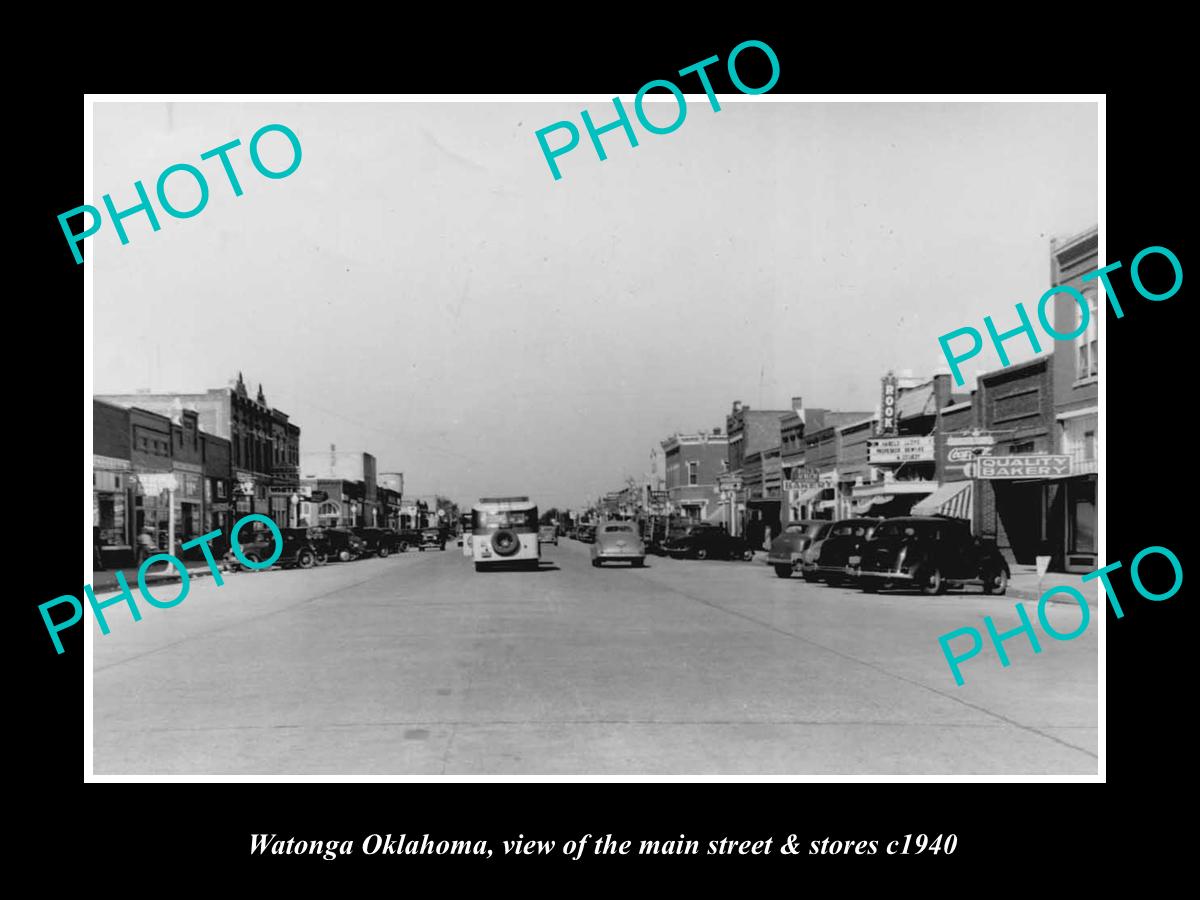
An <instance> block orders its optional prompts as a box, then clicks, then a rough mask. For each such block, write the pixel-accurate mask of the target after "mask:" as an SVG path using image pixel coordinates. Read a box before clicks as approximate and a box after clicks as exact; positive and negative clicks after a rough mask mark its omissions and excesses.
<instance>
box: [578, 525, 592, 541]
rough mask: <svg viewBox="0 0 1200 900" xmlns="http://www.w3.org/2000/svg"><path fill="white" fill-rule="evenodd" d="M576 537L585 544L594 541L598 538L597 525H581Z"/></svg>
mask: <svg viewBox="0 0 1200 900" xmlns="http://www.w3.org/2000/svg"><path fill="white" fill-rule="evenodd" d="M576 538H577V539H578V540H579V542H580V543H583V544H590V543H592V542H593V541H595V540H596V526H595V525H580V526H579V531H578V532H577V534H576Z"/></svg>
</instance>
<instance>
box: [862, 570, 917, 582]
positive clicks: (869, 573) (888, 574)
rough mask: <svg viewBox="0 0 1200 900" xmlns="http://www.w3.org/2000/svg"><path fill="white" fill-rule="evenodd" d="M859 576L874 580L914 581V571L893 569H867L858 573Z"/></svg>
mask: <svg viewBox="0 0 1200 900" xmlns="http://www.w3.org/2000/svg"><path fill="white" fill-rule="evenodd" d="M858 577H859V578H870V579H872V580H874V581H912V580H913V577H914V576H913V573H912V572H900V571H897V570H891V569H884V570H880V569H866V570H862V571H860V572H859V573H858Z"/></svg>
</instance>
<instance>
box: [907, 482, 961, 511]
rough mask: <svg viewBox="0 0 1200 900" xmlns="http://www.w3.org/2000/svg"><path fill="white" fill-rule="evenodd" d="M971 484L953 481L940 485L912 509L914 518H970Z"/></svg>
mask: <svg viewBox="0 0 1200 900" xmlns="http://www.w3.org/2000/svg"><path fill="white" fill-rule="evenodd" d="M972 485H973V482H970V481H953V482H951V483H950V484H946V485H942V486H941V487H940V488H938V489H937V490H936V491H934V492H933V493H932V494H930V495H929V496H928V497H926V498H925V499H924V500H922V501H921V502H920V503H918V504H916V505H915V506H913V508H912V514H913V515H914V516H938V515H941V516H953V517H954V518H956V519H967V520H970V518H971V498H972V496H973V490H972Z"/></svg>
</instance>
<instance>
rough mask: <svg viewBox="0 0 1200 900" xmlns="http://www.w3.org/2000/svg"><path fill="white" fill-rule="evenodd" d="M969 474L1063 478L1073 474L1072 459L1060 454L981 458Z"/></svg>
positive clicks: (976, 476)
mask: <svg viewBox="0 0 1200 900" xmlns="http://www.w3.org/2000/svg"><path fill="white" fill-rule="evenodd" d="M971 469H972V470H973V471H972V470H969V471H968V473H967V474H969V475H972V476H973V477H975V478H991V479H997V478H1056V477H1057V478H1061V477H1063V476H1064V475H1070V474H1071V457H1069V456H1066V455H1064V454H1058V453H1036V454H1030V455H1028V456H981V457H979V459H977V460H975V462H974V463H972V466H971Z"/></svg>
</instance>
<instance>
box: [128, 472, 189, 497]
mask: <svg viewBox="0 0 1200 900" xmlns="http://www.w3.org/2000/svg"><path fill="white" fill-rule="evenodd" d="M135 477H136V478H137V483H138V487H140V488H141V489H142V493H143V494H147V495H150V496H153V495H155V494H161V493H162V492H163V491H174V490H177V489H178V488H179V480H178V479H177V478H176V477H175V473H174V472H139V473H138V474H137V475H136V476H135Z"/></svg>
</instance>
